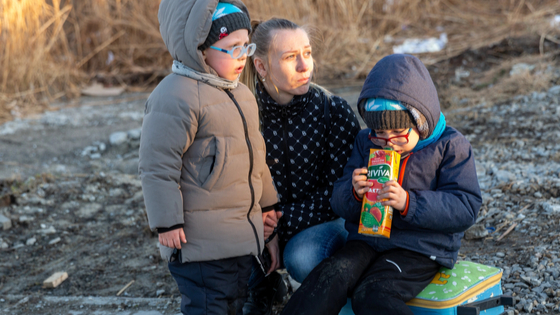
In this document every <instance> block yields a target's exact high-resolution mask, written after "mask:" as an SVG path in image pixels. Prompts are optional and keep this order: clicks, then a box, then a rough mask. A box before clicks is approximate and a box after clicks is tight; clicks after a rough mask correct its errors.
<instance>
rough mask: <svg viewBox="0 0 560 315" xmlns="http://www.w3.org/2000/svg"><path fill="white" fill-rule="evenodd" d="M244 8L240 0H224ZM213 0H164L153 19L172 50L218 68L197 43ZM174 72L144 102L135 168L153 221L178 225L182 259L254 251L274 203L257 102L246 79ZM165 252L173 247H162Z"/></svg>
mask: <svg viewBox="0 0 560 315" xmlns="http://www.w3.org/2000/svg"><path fill="white" fill-rule="evenodd" d="M228 2H231V3H233V4H235V5H237V6H238V7H240V8H242V9H243V10H245V11H246V8H245V6H244V5H243V4H242V3H241V2H239V1H228ZM217 4H218V1H217V0H216V1H209V0H197V1H195V0H189V1H178V0H163V1H162V2H161V5H160V11H159V15H158V17H159V20H160V31H161V34H162V37H163V39H164V41H165V44H166V45H167V48H168V49H169V52H170V53H171V55H172V56H173V57H174V58H175V59H176V60H179V61H181V62H182V63H183V64H185V65H186V66H188V67H190V68H192V69H194V70H196V71H199V72H203V73H210V74H214V75H215V74H216V73H215V71H214V70H213V69H211V68H209V67H208V66H207V65H206V64H205V63H204V61H203V59H202V54H201V53H200V51H198V50H197V49H196V48H197V47H198V45H200V44H202V43H203V42H204V40H205V38H206V35H207V34H208V32H209V30H210V22H208V23H202V21H210V17H211V15H212V13H213V12H214V9H215V8H216V6H217ZM229 92H231V94H233V97H234V99H235V100H236V101H237V103H238V105H239V108H238V107H237V106H236V104H235V103H234V101H232V99H231V98H230V97H229V96H228V95H227V93H226V91H225V90H224V89H221V88H218V87H216V86H213V85H211V84H208V83H205V82H201V81H197V80H195V79H192V78H189V77H185V76H181V75H178V74H171V75H169V76H167V77H166V78H165V79H164V80H163V81H162V82H161V83H160V84H159V85H158V86H157V87H156V89H155V90H154V91H153V92H152V94H151V95H150V97H149V98H148V101H147V103H146V110H145V116H144V121H143V125H142V137H141V141H140V165H139V172H140V176H141V179H142V189H143V193H144V199H145V204H146V209H147V213H148V220H149V224H150V228H152V229H155V228H169V227H172V226H174V225H177V224H184V230H185V235H186V238H187V244H184V245H183V249H182V250H181V253H182V257H181V259H182V261H183V262H187V261H189V262H190V261H206V260H216V259H223V258H229V257H235V256H241V255H249V254H252V255H256V254H258V253H259V251H262V249H263V243H264V240H263V222H262V213H261V208H263V207H268V206H271V205H273V204H275V203H276V202H277V200H278V199H277V193H276V190H275V188H274V185H273V183H272V179H271V176H270V171H269V169H268V167H267V165H266V163H265V150H266V149H265V143H264V140H263V138H262V136H261V134H260V132H259V117H258V116H259V114H258V107H257V103H256V101H255V98H254V97H253V95H252V93H251V92H250V91H249V89H248V88H247V87H246V86H244V85H243V84H238V86H237V88H235V89H231V90H229ZM160 249H161V253H162V257H165V258H167V259H169V257H170V256H171V253H172V251H173V250H172V249H170V248H167V247H164V246H160Z"/></svg>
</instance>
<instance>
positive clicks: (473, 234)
mask: <svg viewBox="0 0 560 315" xmlns="http://www.w3.org/2000/svg"><path fill="white" fill-rule="evenodd" d="M486 236H488V230H487V229H486V227H484V225H482V224H475V225H473V226H471V227H470V228H469V229H468V230H467V231H465V239H467V240H472V239H479V238H484V237H486Z"/></svg>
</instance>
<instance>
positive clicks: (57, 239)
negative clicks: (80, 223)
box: [49, 237, 60, 245]
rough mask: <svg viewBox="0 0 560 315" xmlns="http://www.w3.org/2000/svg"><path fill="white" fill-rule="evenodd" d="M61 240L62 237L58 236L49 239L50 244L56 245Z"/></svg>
mask: <svg viewBox="0 0 560 315" xmlns="http://www.w3.org/2000/svg"><path fill="white" fill-rule="evenodd" d="M58 242H60V237H57V238H53V239H52V240H50V241H49V245H54V244H56V243H58Z"/></svg>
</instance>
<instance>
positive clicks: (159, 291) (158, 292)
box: [156, 289, 165, 296]
mask: <svg viewBox="0 0 560 315" xmlns="http://www.w3.org/2000/svg"><path fill="white" fill-rule="evenodd" d="M164 293H165V290H163V289H160V290H157V291H156V296H160V295H162V294H164Z"/></svg>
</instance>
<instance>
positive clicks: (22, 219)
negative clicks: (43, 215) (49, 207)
mask: <svg viewBox="0 0 560 315" xmlns="http://www.w3.org/2000/svg"><path fill="white" fill-rule="evenodd" d="M34 220H35V218H33V217H31V216H26V215H22V216H20V217H19V222H21V223H24V222H33V221H34Z"/></svg>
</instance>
